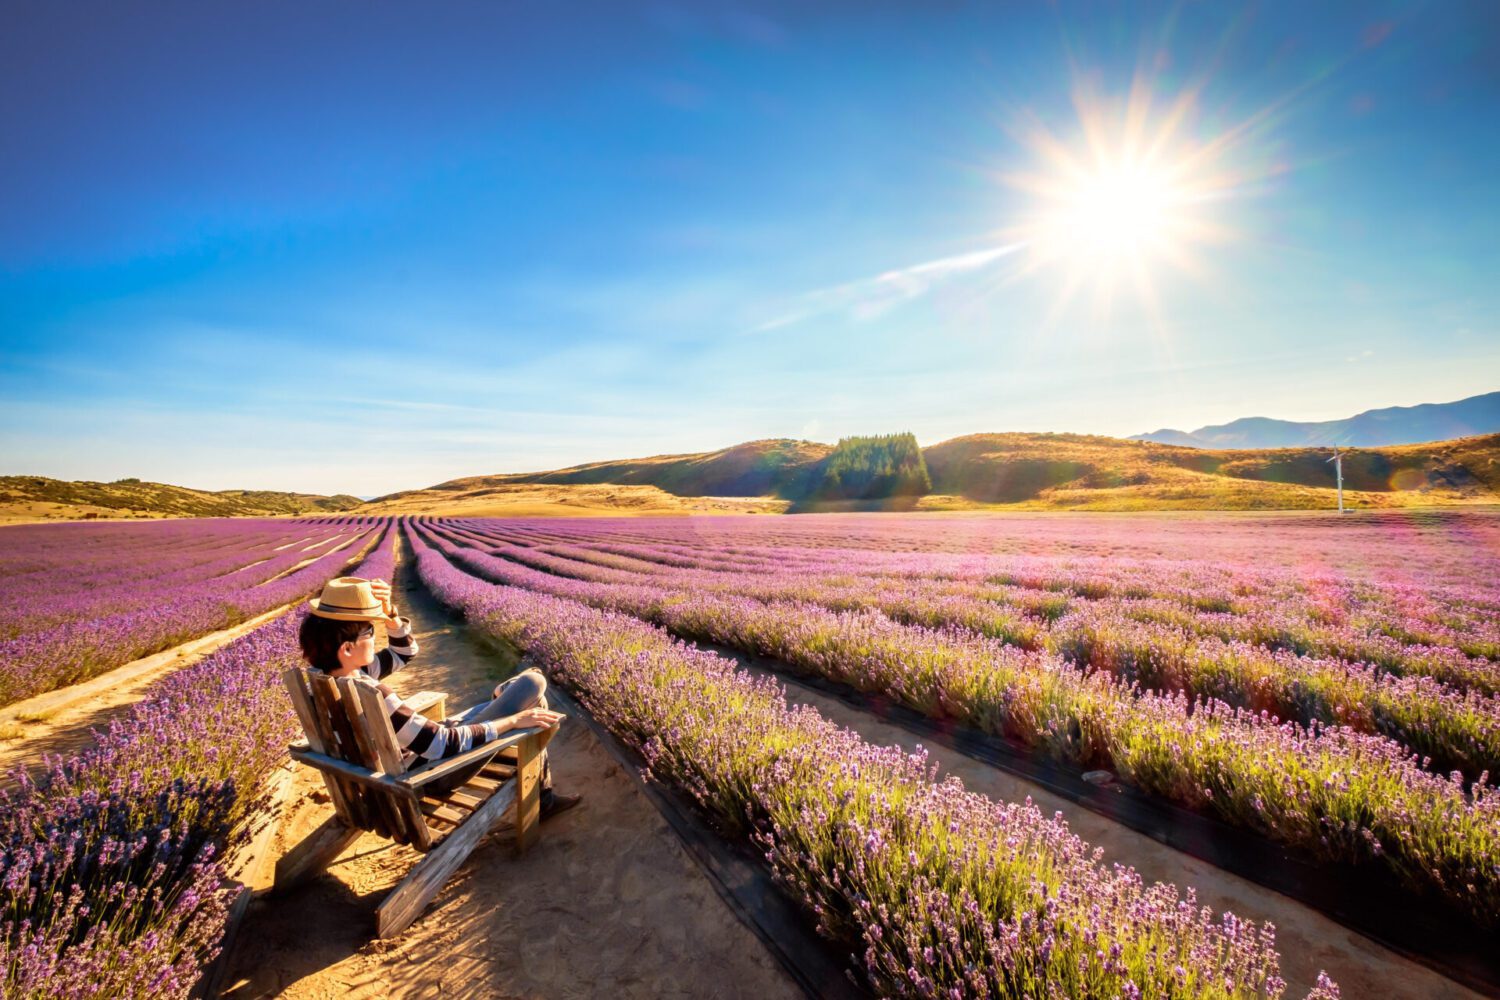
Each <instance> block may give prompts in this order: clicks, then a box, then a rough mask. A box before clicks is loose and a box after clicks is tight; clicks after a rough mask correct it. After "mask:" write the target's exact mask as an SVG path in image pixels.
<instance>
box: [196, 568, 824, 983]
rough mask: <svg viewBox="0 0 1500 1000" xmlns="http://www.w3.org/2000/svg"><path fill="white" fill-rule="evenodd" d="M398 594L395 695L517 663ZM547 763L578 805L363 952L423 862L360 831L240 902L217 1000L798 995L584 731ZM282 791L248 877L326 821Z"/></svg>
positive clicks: (481, 852) (470, 689) (496, 854)
mask: <svg viewBox="0 0 1500 1000" xmlns="http://www.w3.org/2000/svg"><path fill="white" fill-rule="evenodd" d="M403 582H404V581H403ZM404 594H405V597H406V600H405V607H404V608H403V610H404V611H405V613H407V614H409V615H410V616H411V617H412V619H413V623H414V626H415V632H416V635H417V640H418V642H419V643H420V645H421V654H420V655H419V657H418V658H417V659H416V660H414V661H413V662H412V664H411V665H410V666H409V667H407V668H406V669H405V670H404V671H402V672H401V673H400V674H398V675H397V677H396V678H395V681H396V687H397V688H398V689H399V690H402V691H416V690H418V689H428V690H440V691H446V692H447V693H448V695H449V706H450V707H449V711H450V712H455V711H457V710H459V709H460V708H462V707H463V706H465V705H468V704H471V703H472V702H473V701H475V700H478V699H480V698H483V697H488V693H489V690H490V689H491V688H492V687H493V686H494V684H495V683H496V679H497V677H498V676H499V673H498V672H497V668H502V669H503V668H505V667H507V666H509V667H511V668H512V669H513V666H514V665H513V664H506V663H505V661H504V659H503V658H502V657H500V656H499V655H498V654H497V653H495V652H493V651H491V649H490V648H489V647H487V646H484V645H481V644H480V643H478V642H477V641H475V640H473V639H471V638H470V637H469V635H468V633H467V631H466V630H465V629H464V628H463V627H462V626H460V625H455V624H454V623H453V622H451V621H450V620H449V619H448V617H447V615H446V613H445V612H443V611H442V610H441V609H439V608H437V607H436V606H435V605H434V603H433V602H432V600H431V598H430V597H427V596H426V594H425V592H423V591H420V590H405V591H404ZM550 753H551V758H552V769H553V777H554V780H555V782H556V785H557V787H558V788H559V789H567V790H571V791H580V792H582V793H583V794H584V796H585V802H584V805H582V806H581V807H579V808H578V809H575V810H573V811H571V812H568V813H565V814H563V815H561V816H558V817H556V818H555V819H552V820H549V821H548V822H547V824H546V825H545V826H544V827H543V828H542V836H541V839H540V841H539V843H538V844H537V846H536V847H534V848H533V849H532V850H531V851H530V852H529V853H528V854H527V855H526V856H525V857H524V858H517V857H516V856H515V854H514V848H513V844H512V841H511V839H510V838H509V837H508V836H506V835H505V834H503V833H497V834H495V835H492V836H491V837H490V838H488V839H487V840H486V841H485V842H484V843H482V844H481V846H480V847H479V848H478V849H477V850H475V852H474V853H473V855H471V857H470V858H469V860H468V862H466V863H465V865H464V867H462V868H461V869H459V871H458V872H457V873H456V874H455V875H454V876H453V877H452V879H450V880H449V882H448V883H447V885H446V886H445V887H444V888H443V890H442V892H441V893H439V895H438V897H437V899H436V900H435V901H434V902H433V904H432V905H431V906H430V907H429V908H428V909H427V910H426V911H425V912H424V913H423V915H422V916H421V917H420V918H418V920H417V922H416V923H414V924H413V925H412V926H411V927H410V928H408V929H407V930H406V931H404V932H402V934H401V935H400V936H398V937H396V938H393V939H391V940H389V941H377V940H374V910H375V906H376V905H377V904H378V903H379V902H380V900H381V899H382V898H383V896H384V894H385V893H386V892H387V891H389V889H391V888H392V887H393V886H394V885H396V883H397V882H399V881H400V880H401V878H402V876H404V875H405V874H406V872H407V870H408V869H409V868H410V866H411V865H412V864H413V863H414V862H415V861H416V859H417V858H418V857H419V855H418V854H417V853H416V852H415V851H413V850H412V849H410V848H408V847H402V846H399V845H395V844H393V843H391V842H389V841H386V840H383V839H381V838H379V837H377V836H374V835H373V834H365V835H364V836H362V837H361V838H360V839H359V840H358V841H356V842H355V844H354V845H353V846H352V847H350V848H349V849H348V850H347V851H346V852H345V853H344V855H343V856H342V857H341V858H340V859H339V860H338V861H337V862H335V863H334V865H333V866H331V867H330V869H329V871H328V873H327V874H325V875H323V876H321V877H319V878H318V879H315V880H313V881H311V882H310V883H308V884H307V885H305V886H302V887H299V888H298V889H296V890H294V891H292V892H290V893H287V894H286V895H284V896H266V897H260V898H257V899H256V900H255V901H254V902H253V903H252V904H251V907H250V911H249V915H248V917H247V919H246V922H245V924H244V925H243V926H242V927H241V928H240V931H239V934H238V936H237V938H236V943H235V946H234V952H233V954H231V955H230V956H229V959H228V963H229V964H228V975H227V976H226V977H225V978H224V980H223V982H224V983H225V984H226V986H225V991H224V994H223V995H224V996H226V997H232V998H237V1000H238V998H249V997H265V996H287V997H294V998H324V997H327V998H332V997H346V996H351V997H435V996H444V997H449V996H455V997H519V996H526V997H530V996H545V997H596V996H612V997H640V998H654V997H757V998H760V997H766V998H778V997H795V996H800V992H799V991H798V990H797V988H796V986H795V985H794V984H793V983H792V981H791V980H790V979H789V978H788V977H787V976H786V975H785V974H784V973H783V972H782V971H781V969H780V967H779V966H778V965H777V964H776V962H775V960H774V959H773V958H772V957H771V956H770V955H769V954H768V953H767V952H766V950H765V948H764V947H763V946H762V945H761V943H760V942H759V941H758V940H757V939H756V938H755V936H754V935H753V934H752V933H751V932H750V931H749V930H748V929H747V928H745V927H744V926H743V925H741V924H740V923H739V922H738V921H737V920H736V919H735V917H734V916H733V915H732V914H731V913H730V911H729V910H728V909H727V908H726V907H725V906H724V904H723V903H722V902H721V901H720V899H719V897H718V896H717V895H716V893H715V891H714V889H713V887H712V886H711V885H710V883H709V882H708V880H707V878H706V877H705V876H704V875H703V874H702V872H701V870H700V869H699V868H698V867H697V865H696V863H695V862H694V861H693V860H692V859H691V858H690V857H689V856H688V855H687V854H686V853H685V852H684V851H683V849H682V848H681V846H680V845H679V843H678V841H677V840H676V837H675V835H674V834H673V833H672V831H671V829H670V828H669V827H668V826H667V824H666V822H665V821H664V820H663V819H662V818H661V816H660V814H659V813H657V811H656V809H655V807H654V806H652V805H651V803H650V801H649V800H648V799H647V798H646V796H645V795H644V794H643V793H642V792H641V791H640V789H639V788H638V787H637V784H636V780H635V778H634V777H632V776H631V775H629V774H627V773H625V772H624V771H623V770H622V769H621V767H620V766H619V765H618V764H617V763H616V762H615V760H614V758H613V757H611V756H610V755H609V753H608V752H607V751H606V750H605V749H604V748H603V747H601V746H600V745H599V743H598V741H597V740H596V739H595V738H594V737H593V736H592V735H591V734H590V733H589V732H588V730H587V729H586V728H585V727H584V726H583V725H582V724H581V723H580V722H573V723H571V724H564V727H563V731H562V733H561V734H560V735H559V736H558V737H557V739H555V740H554V741H553V743H552V747H551V751H550ZM296 782H297V783H296V788H295V792H294V794H293V796H292V801H293V803H294V805H293V807H292V808H291V810H290V811H289V812H288V813H287V814H286V815H285V817H284V820H283V824H282V828H281V830H279V831H278V833H277V835H276V838H275V841H274V846H273V850H272V853H271V857H269V858H268V859H266V862H265V863H264V864H262V866H261V873H262V874H261V876H260V878H261V884H264V881H265V879H266V878H267V877H268V875H269V872H270V871H271V870H272V868H273V867H274V860H275V858H276V857H279V856H280V855H281V854H283V853H285V852H286V851H288V850H290V849H291V847H292V846H294V845H295V844H296V843H297V842H298V841H299V840H300V839H301V838H302V837H303V836H305V835H306V834H307V833H308V832H310V831H311V830H312V829H314V828H315V827H316V826H317V825H318V824H319V823H321V822H322V821H323V820H324V819H325V818H326V817H327V816H328V815H329V814H330V813H331V811H332V807H331V806H330V805H329V804H328V802H327V797H326V793H325V792H323V790H322V784H321V782H320V781H319V780H318V779H317V776H316V775H314V774H312V773H310V772H308V771H307V770H306V769H299V773H298V774H297V777H296Z"/></svg>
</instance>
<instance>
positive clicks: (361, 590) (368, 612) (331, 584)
mask: <svg viewBox="0 0 1500 1000" xmlns="http://www.w3.org/2000/svg"><path fill="white" fill-rule="evenodd" d="M307 606H308V610H310V611H311V612H312V613H313V614H315V615H317V616H318V617H319V618H333V619H335V620H337V621H341V622H365V621H375V620H377V619H383V618H384V617H385V609H384V608H383V607H381V604H380V602H379V601H377V600H376V599H375V592H374V591H373V590H371V589H370V581H369V580H366V579H365V578H364V577H362V576H340V577H335V578H334V579H332V580H329V581H328V582H327V583H326V584H324V585H323V593H322V596H320V597H314V598H313V599H312V600H310V601H308V602H307Z"/></svg>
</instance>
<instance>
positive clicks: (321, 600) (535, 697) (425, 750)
mask: <svg viewBox="0 0 1500 1000" xmlns="http://www.w3.org/2000/svg"><path fill="white" fill-rule="evenodd" d="M376 622H384V623H385V629H386V633H385V634H386V639H387V641H388V643H389V645H388V646H387V647H386V648H385V649H382V650H380V651H379V652H376V651H375V623H376ZM297 641H298V644H299V645H300V646H301V647H302V658H303V659H305V660H306V661H307V663H308V666H310V667H312V668H313V669H315V670H320V671H322V672H323V673H325V674H327V675H328V676H330V677H354V678H355V679H356V680H357V681H358V682H360V683H362V684H368V685H371V686H372V687H374V688H375V689H376V690H378V691H379V692H380V696H381V699H382V700H383V701H384V703H385V708H386V711H387V712H388V713H390V719H391V729H393V730H394V731H395V733H396V742H397V743H399V744H400V745H401V748H402V750H403V751H404V752H405V754H404V755H403V756H405V755H410V756H409V757H406V760H407V766H408V767H412V766H416V765H419V764H423V763H426V762H428V761H435V760H444V759H446V758H448V757H457V756H458V755H459V754H461V753H464V752H466V751H469V750H473V749H475V748H476V747H482V746H484V745H485V744H486V743H489V742H491V741H493V740H497V739H499V738H500V737H501V736H503V735H504V734H505V733H508V732H510V731H511V730H513V729H530V728H542V729H545V728H547V727H548V726H555V725H557V723H558V722H559V721H560V720H561V719H562V718H563V716H562V715H561V714H559V713H557V712H554V711H552V710H551V709H549V708H548V707H547V679H546V678H545V677H543V676H542V673H541V672H540V671H538V670H526V671H523V672H522V673H520V674H517V675H516V676H515V677H512V678H510V679H509V680H507V681H504V682H503V683H501V684H500V685H499V686H498V687H496V688H495V690H494V692H493V698H492V699H491V700H490V701H486V702H480V703H479V704H477V705H475V706H473V707H472V708H470V709H468V710H467V711H465V712H463V713H462V714H461V715H458V716H456V717H454V718H452V719H446V720H443V721H441V722H437V721H433V720H432V719H428V718H426V717H425V716H423V715H422V714H421V713H420V712H416V711H414V710H413V709H412V708H411V706H410V705H408V704H407V703H406V702H405V701H403V700H402V699H401V696H400V695H398V694H396V692H395V691H393V690H391V688H390V687H389V686H387V685H386V684H383V683H381V682H382V681H384V680H385V678H387V677H389V676H390V675H391V674H393V673H395V672H396V671H398V670H400V669H401V668H402V667H404V666H406V664H407V663H408V662H409V661H410V660H411V658H412V657H413V656H416V655H417V642H416V640H415V639H413V638H412V636H411V621H410V619H408V618H405V617H402V616H400V615H398V614H397V613H396V605H395V602H394V601H393V600H392V599H391V585H390V584H389V583H388V582H386V581H385V580H365V579H363V578H361V577H356V576H342V577H338V578H337V579H334V580H330V581H329V582H328V583H327V585H325V586H324V587H323V593H322V594H321V595H320V596H318V597H315V598H313V599H312V600H310V601H308V615H307V617H306V618H304V619H303V620H302V627H301V629H300V630H299V631H298V633H297ZM485 763H486V762H485V761H480V762H479V763H477V764H474V765H473V766H472V767H465V768H463V769H461V770H459V771H456V772H454V773H453V774H451V775H446V776H444V777H441V778H437V779H435V780H434V781H433V782H432V787H433V788H434V790H435V791H451V790H452V789H455V788H458V787H460V786H461V785H463V784H464V783H465V782H467V781H468V780H469V779H470V778H472V777H473V776H474V775H475V774H478V773H479V771H480V770H481V769H482V768H483V767H484V765H485ZM541 784H542V793H541V818H542V819H546V818H548V817H549V816H554V815H556V814H557V813H560V812H562V811H563V810H565V809H571V808H572V807H573V806H576V805H577V804H578V803H579V802H580V801H581V799H582V796H579V795H563V794H559V793H557V792H555V791H553V789H552V770H551V768H550V767H549V766H548V764H547V752H546V751H545V750H544V751H542V782H541Z"/></svg>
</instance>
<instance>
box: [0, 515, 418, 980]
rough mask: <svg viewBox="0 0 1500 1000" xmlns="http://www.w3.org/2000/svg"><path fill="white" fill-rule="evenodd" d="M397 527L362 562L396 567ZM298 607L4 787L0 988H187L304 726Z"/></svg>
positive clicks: (205, 957) (212, 950) (373, 571)
mask: <svg viewBox="0 0 1500 1000" xmlns="http://www.w3.org/2000/svg"><path fill="white" fill-rule="evenodd" d="M360 537H361V538H365V539H366V542H365V543H362V549H363V550H364V551H361V550H345V551H343V552H342V554H341V560H342V561H339V562H324V563H323V565H322V567H321V568H320V570H319V571H318V572H321V573H322V575H323V577H324V578H326V577H328V576H330V575H332V574H333V573H334V572H336V571H338V570H339V569H341V568H342V567H343V566H344V565H347V564H348V563H349V562H351V561H354V560H356V559H358V558H359V557H360V556H361V555H365V554H366V553H367V552H368V548H369V545H370V544H373V538H370V537H368V536H366V535H361V536H360ZM396 538H397V533H396V531H395V530H394V529H392V530H389V531H387V533H386V535H385V536H384V538H383V540H382V541H381V542H380V543H379V544H378V547H377V548H376V549H375V550H374V551H373V552H368V555H367V558H365V559H364V561H363V562H362V563H361V564H360V565H359V567H358V568H357V569H356V570H355V571H354V572H355V573H356V574H358V575H363V576H371V577H375V576H379V577H385V578H387V579H389V578H390V577H391V575H392V572H393V568H394V559H395V550H394V546H395V543H396ZM307 569H308V570H311V569H312V567H307ZM310 579H311V578H305V579H304V581H303V583H302V584H301V586H303V587H304V588H306V586H307V582H308V581H309V580H310ZM319 582H321V581H319ZM290 594H291V592H290V591H288V595H290ZM302 615H303V612H302V611H300V610H298V611H296V612H294V613H292V614H289V615H286V616H284V617H281V618H277V619H275V620H273V621H271V622H269V623H267V624H265V625H263V626H261V627H259V628H257V629H255V630H254V631H252V632H250V633H248V634H247V635H245V636H242V637H240V638H238V639H236V640H234V641H233V642H231V643H229V644H227V645H225V646H224V647H222V648H221V649H219V650H217V651H216V652H215V653H213V654H212V655H210V656H209V657H207V658H205V659H204V660H203V661H201V662H200V663H197V664H195V665H193V666H191V667H188V668H185V669H183V670H181V671H179V672H177V673H175V674H173V675H172V676H170V677H169V678H167V679H166V680H164V681H162V682H161V683H159V684H157V685H156V686H154V687H153V688H152V689H151V691H150V693H149V694H148V695H147V697H146V698H145V699H144V700H143V701H142V702H141V703H139V704H138V705H137V706H135V707H134V709H133V710H132V712H131V714H130V715H129V717H128V718H126V719H124V720H123V721H119V720H117V721H114V722H112V723H111V724H110V726H109V729H108V731H107V732H104V733H102V734H100V736H99V738H98V740H97V742H96V745H95V746H94V747H93V748H92V749H90V750H87V751H84V752H82V753H80V754H77V755H76V756H73V757H71V758H66V759H65V758H54V759H52V760H50V761H49V763H48V767H47V770H46V772H45V773H44V774H43V775H41V776H40V777H39V778H37V779H36V780H32V779H30V778H28V777H27V775H26V774H25V772H24V771H20V772H17V774H16V775H15V781H16V784H15V787H14V788H12V789H10V790H0V995H4V996H7V997H9V996H18V997H19V996H28V997H29V996H48V997H51V996H66V997H78V998H100V1000H103V998H111V1000H113V998H117V997H139V998H148V997H149V998H156V997H183V996H186V995H187V994H188V992H189V991H190V990H191V989H192V987H193V985H194V983H195V982H196V981H197V980H198V978H199V976H200V974H201V972H202V970H203V967H204V965H205V963H207V962H208V961H210V960H211V959H212V958H213V956H214V955H215V954H216V952H217V949H218V946H219V941H220V939H221V938H222V936H223V932H224V925H225V917H226V914H227V902H228V900H229V898H230V896H231V887H230V886H229V885H227V884H226V882H225V878H226V871H225V867H224V865H225V858H226V856H227V855H228V853H229V852H231V851H232V850H233V849H234V848H236V847H237V846H239V845H240V844H241V843H242V842H243V841H244V839H245V836H246V830H247V827H246V821H247V819H248V818H249V817H251V816H253V815H254V814H255V813H256V812H257V811H258V810H260V809H261V808H263V806H264V800H263V798H262V785H263V781H264V778H265V777H266V775H267V774H269V773H270V771H271V770H272V769H273V768H274V767H275V766H276V765H277V764H279V763H280V762H282V761H283V760H284V759H285V756H286V745H287V743H288V742H289V741H290V739H291V738H292V736H293V735H294V733H295V731H296V721H295V718H294V716H293V715H292V712H291V707H290V705H289V704H288V703H287V700H286V695H285V692H284V691H283V690H282V688H281V685H280V679H279V675H280V670H281V669H283V668H285V667H286V666H289V665H291V664H293V663H295V662H297V643H296V633H297V629H298V627H299V625H300V624H301V619H302Z"/></svg>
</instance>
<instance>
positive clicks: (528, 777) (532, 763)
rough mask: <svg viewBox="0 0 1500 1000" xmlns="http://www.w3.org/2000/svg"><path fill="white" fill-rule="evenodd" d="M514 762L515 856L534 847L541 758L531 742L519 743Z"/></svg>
mask: <svg viewBox="0 0 1500 1000" xmlns="http://www.w3.org/2000/svg"><path fill="white" fill-rule="evenodd" d="M517 749H518V750H519V751H520V752H519V755H518V756H517V758H516V776H515V778H514V779H512V783H513V784H515V785H516V786H517V788H516V811H515V817H514V820H515V824H516V853H517V854H525V853H526V851H527V850H528V849H529V848H530V847H531V845H532V844H535V843H536V841H537V837H538V836H540V834H541V831H540V829H539V827H538V824H539V823H540V821H541V806H542V755H541V753H540V752H539V751H538V750H537V747H536V744H535V743H534V742H533V741H532V740H529V739H528V740H526V741H525V742H524V743H521V744H520V745H519V746H518V747H517Z"/></svg>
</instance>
